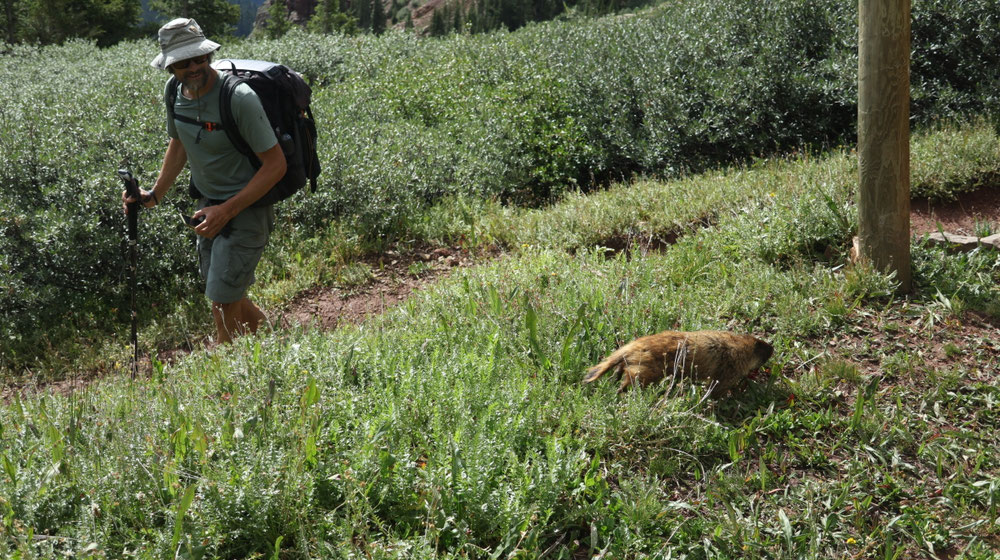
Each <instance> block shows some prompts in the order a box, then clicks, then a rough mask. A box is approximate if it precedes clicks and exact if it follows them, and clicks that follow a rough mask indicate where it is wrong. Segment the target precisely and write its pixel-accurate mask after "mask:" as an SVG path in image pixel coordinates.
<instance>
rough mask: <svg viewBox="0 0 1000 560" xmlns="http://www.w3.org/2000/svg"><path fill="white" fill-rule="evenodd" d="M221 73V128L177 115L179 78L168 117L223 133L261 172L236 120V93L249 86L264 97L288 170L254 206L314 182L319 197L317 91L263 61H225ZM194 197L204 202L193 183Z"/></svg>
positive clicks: (173, 82)
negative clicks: (312, 100)
mask: <svg viewBox="0 0 1000 560" xmlns="http://www.w3.org/2000/svg"><path fill="white" fill-rule="evenodd" d="M212 67H213V68H215V69H216V70H218V71H219V78H220V79H221V80H222V91H221V92H220V93H219V114H220V115H221V116H222V122H221V123H209V122H199V121H197V120H195V119H191V118H189V117H185V116H184V115H176V114H174V102H175V101H176V100H177V78H175V77H171V78H170V81H169V82H168V86H167V90H166V91H167V93H166V97H165V99H164V101H165V102H166V104H167V116H168V118H172V119H176V120H178V121H181V122H185V123H188V124H195V125H199V126H202V127H204V128H206V129H208V130H223V131H225V133H226V136H227V137H228V138H229V141H230V142H232V143H233V146H235V147H236V150H237V151H239V152H240V153H241V154H243V155H244V156H246V157H247V159H249V160H250V163H251V165H253V168H254V170H257V169H259V168H260V165H261V163H260V159H259V158H258V157H257V154H255V153H254V152H253V150H252V149H250V146H249V145H248V144H247V142H246V140H244V139H243V137H242V136H241V135H240V131H239V128H238V127H237V126H236V121H235V119H234V118H233V112H232V105H231V103H232V95H233V90H235V89H236V86H238V85H239V84H241V83H246V84H247V85H249V86H250V88H251V89H252V90H253V91H254V92H255V93H256V94H257V97H259V98H260V102H261V105H263V107H264V112H265V113H266V114H267V119H268V121H270V123H271V128H273V129H274V134H275V136H276V137H277V138H278V143H279V144H281V151H282V152H283V153H284V154H285V161H286V163H287V169H286V171H285V175H284V176H283V177H282V178H281V179H280V180H278V182H277V183H275V185H274V187H272V188H271V190H270V191H268V192H267V194H265V195H264V196H262V197H261V198H260V199H259V200H257V201H256V202H254V203H253V205H252V206H267V205H269V204H274V203H275V202H280V201H282V200H284V199H286V198H288V197H290V196H292V195H293V194H295V193H296V192H298V191H299V189H301V188H302V187H303V186H305V184H306V179H308V180H309V183H310V187H311V190H312V192H316V178H317V177H318V176H319V171H320V168H319V156H318V155H317V154H316V121H315V120H314V119H313V116H312V110H311V109H310V108H309V100H310V97H311V95H312V90H311V88H310V87H309V84H307V83H306V82H305V80H303V79H302V76H301V75H299V73H298V72H295V71H294V70H290V69H289V68H288V67H286V66H284V65H281V64H275V63H273V62H264V61H260V60H231V59H224V60H219V61H218V62H215V63H214V64H212ZM188 190H189V193H190V194H191V197H192V198H202V196H203V195H202V194H201V193H200V192H198V189H197V187H196V186H195V184H194V181H193V180H192V182H191V184H190V185H189V189H188Z"/></svg>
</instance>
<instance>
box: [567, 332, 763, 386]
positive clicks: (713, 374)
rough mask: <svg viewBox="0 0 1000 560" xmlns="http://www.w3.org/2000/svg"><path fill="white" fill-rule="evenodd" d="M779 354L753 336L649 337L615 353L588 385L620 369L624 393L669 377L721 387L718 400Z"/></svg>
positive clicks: (590, 376)
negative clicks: (679, 376) (607, 373)
mask: <svg viewBox="0 0 1000 560" xmlns="http://www.w3.org/2000/svg"><path fill="white" fill-rule="evenodd" d="M773 353H774V348H772V347H771V345H770V344H768V343H766V342H764V341H763V340H761V339H759V338H756V337H754V336H750V335H748V334H735V333H730V332H723V331H692V332H681V331H663V332H661V333H658V334H653V335H649V336H644V337H641V338H637V339H635V340H633V341H632V342H629V343H628V344H626V345H625V346H622V347H621V348H619V349H618V350H615V352H614V353H612V354H611V355H610V356H608V357H607V359H605V360H604V361H603V362H601V363H599V364H597V365H596V366H594V367H592V368H590V369H589V370H588V371H587V376H586V377H584V378H583V382H584V383H590V382H592V381H596V380H597V379H598V378H600V377H601V376H602V375H604V374H605V373H606V372H607V371H608V370H610V369H612V368H614V369H615V370H616V372H617V373H619V374H622V384H621V387H619V388H618V392H619V393H620V392H622V391H624V390H625V389H626V388H628V386H629V385H632V384H633V383H639V384H640V385H648V384H650V383H655V382H657V381H659V380H660V379H663V376H664V375H666V374H667V373H673V372H681V373H682V375H685V376H687V377H689V378H694V379H696V380H699V381H706V382H709V383H715V389H714V391H715V392H716V394H719V395H721V394H725V392H726V391H728V390H730V389H732V388H733V387H735V386H736V384H737V383H739V382H740V380H742V379H743V378H744V377H746V376H747V374H749V373H750V372H751V371H753V370H755V369H757V368H759V367H760V366H762V365H764V364H765V363H766V362H767V361H768V360H769V359H771V354H773Z"/></svg>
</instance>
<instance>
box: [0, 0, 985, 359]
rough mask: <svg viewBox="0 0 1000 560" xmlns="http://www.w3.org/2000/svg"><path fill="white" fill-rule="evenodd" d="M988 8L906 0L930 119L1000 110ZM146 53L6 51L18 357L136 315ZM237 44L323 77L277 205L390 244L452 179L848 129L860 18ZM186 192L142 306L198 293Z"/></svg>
mask: <svg viewBox="0 0 1000 560" xmlns="http://www.w3.org/2000/svg"><path fill="white" fill-rule="evenodd" d="M997 10H1000V8H998V6H997V4H996V3H993V2H986V1H976V2H957V1H946V0H941V1H920V2H915V3H914V7H913V12H914V53H913V84H914V87H913V90H914V94H913V99H914V103H913V118H914V119H915V121H917V122H925V123H927V122H933V121H935V120H936V119H939V118H944V117H954V116H956V115H960V114H965V113H968V112H977V111H984V110H993V109H996V108H997V107H996V105H997V101H996V95H995V93H994V92H995V91H996V90H997V88H996V87H995V85H996V84H997V79H996V72H997V70H996V69H997V68H1000V60H998V59H1000V51H998V49H1000V47H997V46H996V45H997V44H1000V42H998V41H996V40H995V39H996V37H995V35H996V33H998V31H996V29H995V26H991V25H989V24H988V22H992V21H997V17H996V16H997V15H998V14H996V12H997ZM155 53H156V46H155V45H154V44H153V43H152V42H149V41H146V42H138V43H127V44H121V45H118V46H116V47H113V48H110V49H106V50H100V49H97V48H96V47H95V46H94V45H93V44H91V43H86V42H71V43H69V44H67V45H64V46H60V47H45V48H37V47H30V46H28V47H26V46H17V47H7V48H5V50H4V54H3V55H0V99H2V101H0V122H2V127H0V184H2V186H3V188H2V189H0V211H2V213H0V216H2V218H0V255H3V257H2V259H0V278H2V280H0V340H3V342H2V343H0V344H2V345H3V350H2V351H0V355H3V357H4V358H5V359H10V358H12V357H15V356H17V357H18V358H17V359H18V360H23V359H27V358H30V357H31V356H33V355H37V353H38V352H39V348H41V347H44V344H41V345H40V344H39V342H44V341H46V340H49V341H50V342H58V340H59V339H60V338H61V337H65V336H69V335H70V334H71V333H72V332H73V331H74V329H76V328H78V327H80V326H82V325H90V324H92V323H94V322H96V321H98V320H100V321H101V322H102V324H107V323H106V322H105V321H104V320H105V319H106V318H109V317H110V318H117V319H124V318H125V316H126V315H125V313H126V310H125V309H124V305H125V303H124V302H126V301H127V299H126V297H125V294H126V292H125V289H124V287H125V273H124V244H123V238H124V234H123V228H124V217H123V216H122V215H121V213H120V212H119V211H118V206H119V192H120V185H119V184H118V182H117V179H116V178H115V175H114V173H115V169H116V168H117V167H118V166H119V165H122V164H129V165H131V167H132V169H133V171H134V172H135V173H136V174H137V176H138V177H139V179H140V181H141V183H142V184H143V185H145V186H149V185H150V184H151V183H152V181H153V179H154V178H155V174H156V171H157V170H158V169H159V166H160V158H161V157H162V152H163V149H164V144H165V135H164V134H163V110H162V105H161V96H162V87H163V82H164V80H165V75H163V74H162V73H157V72H154V71H152V70H150V69H149V67H148V61H149V60H150V59H152V58H153V56H154V55H155ZM222 55H223V56H232V57H247V58H261V59H269V60H274V61H277V62H281V63H284V64H287V65H289V66H290V67H293V68H295V69H297V70H299V71H301V72H303V73H304V74H305V75H306V76H307V77H308V78H309V79H310V80H312V82H313V83H314V85H315V96H314V110H315V113H316V116H317V118H318V120H319V123H320V129H321V140H320V144H321V145H320V157H321V160H322V164H323V168H324V173H323V176H322V177H321V188H320V192H319V193H318V194H317V195H316V196H302V197H298V199H296V200H295V201H291V202H288V203H285V204H283V205H282V206H281V208H280V212H281V216H282V219H283V220H285V221H286V222H288V221H291V222H293V223H295V224H298V226H299V227H301V228H302V229H303V230H305V231H310V230H313V229H316V228H319V227H323V226H324V224H325V223H327V222H329V221H330V220H338V221H340V222H342V223H345V224H348V227H349V228H351V229H353V232H352V233H354V234H358V235H360V236H362V237H364V238H365V239H367V240H379V241H380V242H386V241H391V240H393V239H399V238H407V237H408V236H410V235H411V234H412V232H413V231H414V230H415V229H416V228H418V227H420V226H419V224H417V223H415V222H414V220H418V219H419V218H418V216H419V215H420V213H421V211H422V210H425V209H426V208H428V207H429V206H431V205H433V204H434V203H436V202H437V201H439V200H441V199H442V198H445V197H447V198H451V197H455V196H466V197H474V198H475V197H478V198H484V199H492V200H498V201H502V202H505V203H513V204H525V205H541V204H546V203H548V202H550V201H552V200H556V199H558V198H559V197H561V196H562V195H563V194H564V193H566V192H570V191H588V190H590V189H593V188H595V187H599V186H601V185H604V184H606V183H607V182H609V181H612V180H616V179H620V178H624V177H628V176H630V175H632V174H634V173H636V172H642V173H650V174H663V175H676V174H679V173H683V172H685V171H689V170H698V169H703V168H706V167H709V166H713V165H718V164H720V163H724V162H731V161H734V160H739V159H744V158H750V157H755V156H761V155H766V154H769V153H773V152H776V151H784V150H794V149H797V148H799V147H802V146H827V145H836V144H838V143H841V142H849V141H851V139H852V138H853V136H854V120H855V115H856V103H855V99H856V95H857V93H856V92H857V86H856V59H857V51H856V21H855V14H854V8H853V6H852V5H849V4H844V3H842V2H835V1H833V0H783V1H781V2H766V3H765V2H753V1H750V0H740V1H737V2H727V3H718V2H711V1H708V0H688V1H683V2H671V3H664V4H662V5H659V6H657V7H655V8H652V9H650V10H648V11H647V12H645V13H644V14H641V15H627V16H613V17H606V18H602V19H595V20H578V21H572V22H550V23H546V24H535V25H528V26H526V27H525V28H523V29H521V30H519V31H518V32H516V33H506V32H497V33H492V34H488V35H476V36H466V35H456V36H451V37H449V38H447V39H444V40H422V39H419V38H417V37H415V36H413V35H410V34H406V33H389V34H386V35H384V36H382V37H374V36H370V35H365V36H359V37H343V36H331V35H311V34H308V33H305V32H302V31H298V30H296V31H293V32H291V33H289V34H288V35H286V36H285V37H283V38H281V39H280V40H270V41H267V40H262V41H253V42H244V43H239V44H235V45H227V46H225V47H224V48H223V51H222ZM28 76H30V77H31V79H26V77H28ZM185 180H186V178H182V179H181V181H180V182H181V183H182V184H183V182H184V181H185ZM182 190H183V189H177V190H175V191H174V192H173V193H171V197H170V198H169V200H168V203H167V205H166V206H165V207H161V208H160V209H158V210H156V211H152V212H144V213H143V216H142V218H141V221H142V236H143V237H142V240H141V247H142V251H143V257H142V264H141V266H140V278H139V285H140V291H141V301H143V303H144V305H143V309H149V308H150V304H154V303H157V302H170V301H176V299H178V298H196V297H198V296H197V288H196V284H195V280H194V274H193V269H194V259H193V257H192V254H191V253H192V252H191V250H190V248H189V245H190V243H191V241H192V240H191V239H190V237H186V234H184V233H182V231H183V228H182V226H181V224H180V221H179V220H177V219H176V216H175V215H174V214H175V213H176V212H177V210H175V209H171V208H170V206H172V205H176V206H178V207H179V208H180V209H185V211H186V208H188V206H187V205H188V201H187V200H186V199H185V198H184V195H183V194H182V192H181V191H182ZM833 225H834V226H835V228H834V229H836V232H835V235H834V236H835V237H839V236H841V235H842V233H843V232H841V231H840V229H841V225H840V224H839V220H838V221H837V223H834V224H833ZM822 236H827V234H822V235H821V237H822ZM782 251H784V250H782ZM793 251H794V249H793ZM55 325H60V326H62V327H64V328H65V332H63V333H61V334H60V333H58V332H57V329H56V327H55Z"/></svg>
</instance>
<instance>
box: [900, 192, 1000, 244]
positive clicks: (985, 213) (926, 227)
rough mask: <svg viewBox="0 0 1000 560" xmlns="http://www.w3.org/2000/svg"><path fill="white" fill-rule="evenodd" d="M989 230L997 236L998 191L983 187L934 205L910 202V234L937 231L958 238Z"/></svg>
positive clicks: (925, 201) (999, 222)
mask: <svg viewBox="0 0 1000 560" xmlns="http://www.w3.org/2000/svg"><path fill="white" fill-rule="evenodd" d="M987 226H988V227H989V228H990V230H991V231H992V232H993V233H998V232H1000V188H997V187H983V188H980V189H977V190H975V191H972V192H967V193H962V194H959V195H958V197H957V198H956V199H955V200H952V201H947V202H935V201H932V200H929V199H926V198H916V199H913V200H912V201H911V202H910V232H911V234H913V235H925V234H928V233H934V232H936V231H938V230H939V229H940V230H941V231H946V232H948V233H955V234H958V235H971V236H977V237H982V236H981V235H978V234H979V233H982V232H981V230H982V229H984V228H985V227H987Z"/></svg>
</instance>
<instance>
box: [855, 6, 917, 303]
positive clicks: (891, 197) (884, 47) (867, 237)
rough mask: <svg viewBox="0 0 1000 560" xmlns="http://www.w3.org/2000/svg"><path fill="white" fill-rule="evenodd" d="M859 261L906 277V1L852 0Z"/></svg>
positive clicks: (906, 286)
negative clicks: (855, 24) (855, 21)
mask: <svg viewBox="0 0 1000 560" xmlns="http://www.w3.org/2000/svg"><path fill="white" fill-rule="evenodd" d="M858 24H859V34H858V163H859V168H860V171H859V175H860V183H859V189H858V193H859V197H858V239H857V247H856V248H857V250H858V253H859V254H858V258H859V259H862V260H865V261H867V262H868V263H870V264H871V265H872V266H874V267H875V268H876V269H878V270H891V271H895V272H896V280H897V281H898V282H899V291H900V292H904V293H905V292H909V291H910V290H911V288H912V285H911V284H912V281H911V272H910V0H858Z"/></svg>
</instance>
